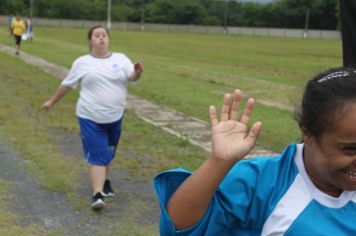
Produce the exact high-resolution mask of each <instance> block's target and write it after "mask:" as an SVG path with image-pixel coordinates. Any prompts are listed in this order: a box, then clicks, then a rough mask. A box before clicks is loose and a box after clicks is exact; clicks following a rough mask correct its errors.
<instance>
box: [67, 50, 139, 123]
mask: <svg viewBox="0 0 356 236" xmlns="http://www.w3.org/2000/svg"><path fill="white" fill-rule="evenodd" d="M133 71H134V68H133V64H132V62H131V60H130V59H129V58H128V57H127V56H126V55H124V54H122V53H112V54H111V55H110V56H108V57H105V58H99V57H95V56H93V55H84V56H81V57H79V58H78V59H76V60H75V61H74V63H73V65H72V68H71V70H70V72H69V74H68V75H67V77H66V78H65V79H64V80H63V81H62V85H65V86H67V87H70V88H73V89H75V88H76V87H77V86H78V84H79V85H80V87H81V89H80V96H79V99H78V102H77V107H76V114H77V116H79V117H81V118H86V119H90V120H92V121H94V122H96V123H100V124H104V123H111V122H114V121H117V120H119V119H120V118H121V117H122V115H123V113H124V108H125V104H126V92H127V91H126V90H127V89H126V87H127V82H128V78H129V76H130V75H131V73H132V72H133Z"/></svg>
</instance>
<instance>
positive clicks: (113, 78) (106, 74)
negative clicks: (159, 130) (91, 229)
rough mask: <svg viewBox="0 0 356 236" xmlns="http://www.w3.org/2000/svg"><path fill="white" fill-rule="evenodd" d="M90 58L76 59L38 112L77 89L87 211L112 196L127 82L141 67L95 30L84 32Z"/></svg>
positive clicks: (99, 29)
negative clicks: (87, 173) (89, 187)
mask: <svg viewBox="0 0 356 236" xmlns="http://www.w3.org/2000/svg"><path fill="white" fill-rule="evenodd" d="M88 40H89V45H90V51H91V52H90V54H87V55H84V56H81V57H79V58H78V59H76V60H75V61H74V63H73V65H72V68H71V70H70V72H69V74H68V76H67V77H66V78H65V79H64V80H63V82H62V83H61V84H60V85H59V87H58V89H57V91H56V92H55V93H54V94H53V96H52V97H51V99H49V100H48V101H46V102H45V103H44V104H43V105H42V108H43V109H45V110H49V109H50V108H52V107H53V106H54V105H55V104H56V102H58V101H59V100H60V99H61V98H62V97H63V96H64V95H65V94H66V93H67V92H68V91H70V90H72V89H75V88H76V87H77V86H78V85H79V86H80V95H79V99H78V102H77V107H76V114H77V116H78V123H79V126H80V132H81V138H82V144H83V149H84V156H85V159H86V161H87V162H88V163H89V165H90V173H91V181H92V187H93V196H92V204H91V207H92V209H94V210H100V209H102V208H103V207H104V206H105V202H104V197H110V196H113V195H114V191H113V189H112V187H111V183H110V180H109V176H108V174H109V166H110V163H111V161H112V160H113V159H114V157H115V152H116V147H117V145H118V142H119V139H120V135H121V125H122V120H123V114H124V108H125V103H126V90H127V83H128V82H129V81H137V80H138V79H139V78H140V76H141V74H142V72H143V68H142V64H141V63H140V62H137V63H135V64H132V62H131V61H130V59H129V58H128V57H127V56H126V55H124V54H122V53H115V52H111V51H110V50H109V32H108V30H107V29H106V28H104V27H102V26H95V27H93V28H91V29H90V30H89V32H88Z"/></svg>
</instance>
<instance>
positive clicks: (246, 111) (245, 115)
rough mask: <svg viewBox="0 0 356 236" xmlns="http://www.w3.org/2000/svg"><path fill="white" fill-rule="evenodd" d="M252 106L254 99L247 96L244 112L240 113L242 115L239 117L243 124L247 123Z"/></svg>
mask: <svg viewBox="0 0 356 236" xmlns="http://www.w3.org/2000/svg"><path fill="white" fill-rule="evenodd" d="M254 106H255V99H253V98H249V99H248V100H247V102H246V106H245V109H244V113H243V114H242V116H241V118H240V122H241V123H244V124H245V125H247V124H248V122H249V121H250V118H251V115H252V111H253V107H254Z"/></svg>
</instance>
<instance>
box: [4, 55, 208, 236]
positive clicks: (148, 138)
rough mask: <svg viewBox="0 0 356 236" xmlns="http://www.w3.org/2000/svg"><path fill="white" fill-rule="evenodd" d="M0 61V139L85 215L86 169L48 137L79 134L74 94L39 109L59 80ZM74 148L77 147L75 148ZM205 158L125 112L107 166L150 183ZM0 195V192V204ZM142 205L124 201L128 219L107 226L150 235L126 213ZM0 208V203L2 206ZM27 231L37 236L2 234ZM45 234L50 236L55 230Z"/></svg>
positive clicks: (46, 185) (146, 227)
mask: <svg viewBox="0 0 356 236" xmlns="http://www.w3.org/2000/svg"><path fill="white" fill-rule="evenodd" d="M0 61H1V63H0V71H1V74H0V81H1V83H2V85H1V86H0V107H1V108H2V112H1V113H0V135H1V136H2V137H3V138H5V139H6V140H7V142H8V143H9V144H10V145H11V146H12V147H14V148H15V149H17V150H19V151H20V153H21V154H22V155H23V156H24V158H25V159H26V160H27V163H28V164H27V165H26V166H28V167H29V169H28V170H29V171H30V173H31V174H32V175H33V176H34V177H35V178H36V179H38V182H39V184H40V185H41V186H42V187H43V188H45V189H47V190H48V191H59V192H64V193H66V194H67V195H68V196H69V199H70V200H71V201H72V203H73V204H74V205H75V206H76V207H77V209H78V210H83V212H85V211H86V209H87V206H88V202H87V199H82V198H80V197H79V196H78V195H77V189H78V184H79V183H80V182H81V181H79V178H88V171H87V170H88V169H87V166H86V164H85V163H84V161H80V159H77V158H76V159H73V157H71V156H68V155H65V154H64V153H63V152H62V151H61V147H60V144H59V143H57V141H56V137H54V136H53V135H54V132H53V131H54V130H57V129H60V130H64V131H66V132H71V133H73V134H78V133H79V129H78V125H77V121H76V117H75V103H76V100H77V97H78V93H77V91H73V92H70V93H69V94H68V95H66V97H65V98H63V100H62V101H61V102H59V103H58V104H56V106H55V107H54V108H53V109H52V110H51V111H49V112H44V111H41V110H40V106H41V104H42V103H43V102H44V101H45V100H46V99H47V98H48V97H49V96H50V95H51V94H52V93H53V91H54V90H55V89H56V87H57V86H58V84H59V82H60V81H59V80H58V79H57V78H54V77H52V76H50V75H48V74H45V73H44V72H43V71H41V70H40V69H39V68H36V67H34V66H31V65H28V64H26V63H24V62H22V60H20V59H19V58H17V57H15V56H9V55H6V54H4V53H2V52H0ZM78 138H79V137H78ZM78 149H81V147H79V146H78ZM206 157H207V153H205V152H204V151H203V150H201V149H200V148H198V147H195V146H192V145H190V144H189V143H188V142H186V141H185V140H181V139H179V138H176V137H174V136H172V135H170V134H168V133H166V132H165V131H163V130H161V129H160V128H157V127H154V126H152V125H149V124H147V123H145V122H143V121H142V120H140V119H139V118H137V117H136V116H135V115H133V114H131V113H129V112H127V113H126V115H125V118H124V126H123V134H122V138H121V140H120V147H119V150H118V154H117V158H116V160H115V161H114V162H113V166H112V168H113V169H115V168H125V169H127V170H128V172H129V174H130V175H129V176H127V177H128V178H131V177H132V176H135V177H136V178H137V177H139V178H142V179H143V180H145V181H151V180H152V179H153V177H154V176H155V175H156V174H157V173H158V172H160V171H161V170H163V169H168V168H173V167H177V166H182V167H185V168H188V169H195V168H196V167H197V166H198V165H199V164H200V163H201V162H202V161H203V160H204V159H205V158H206ZM73 160H74V161H73ZM75 160H79V161H75ZM0 187H1V186H0ZM4 191H5V190H4ZM1 197H3V193H2V192H0V200H1ZM10 197H11V196H10ZM5 202H6V201H4V204H0V219H3V220H4V222H10V221H11V222H12V221H14V222H15V220H16V216H14V217H15V218H12V217H10V215H8V214H7V212H6V211H5V210H4V209H5V207H6V204H5ZM144 204H145V203H144V202H141V201H139V200H135V199H132V201H131V202H129V203H127V207H129V208H130V212H129V213H127V214H128V216H130V217H128V218H127V222H126V221H125V222H118V223H117V224H118V225H113V228H115V229H113V231H115V232H118V234H120V235H130V232H133V233H134V234H136V235H143V234H144V232H148V233H149V234H146V235H155V232H156V231H157V229H156V228H154V226H152V225H140V227H139V228H136V227H137V226H138V223H137V219H136V218H137V217H138V216H137V215H133V214H132V213H133V212H139V211H140V209H143V207H142V206H143V205H144ZM2 205H5V206H4V208H2ZM7 217H9V218H7ZM14 224H15V223H14ZM16 224H17V223H16ZM17 227H18V229H17V228H15V226H14V228H11V229H9V231H5V229H4V231H1V230H0V233H1V232H17V231H16V230H20V231H21V229H23V228H22V227H20V226H19V225H17ZM10 230H11V231H10ZM31 230H36V231H35V232H36V234H35V235H41V234H37V230H39V229H38V228H36V227H34V228H33V229H32V228H26V229H23V232H25V233H24V234H22V233H21V232H22V231H21V232H20V231H19V233H18V234H16V233H14V234H6V233H4V235H28V234H29V235H31V233H29V232H32V231H31ZM99 231H100V232H101V231H102V229H100V230H99ZM41 232H42V231H41ZM26 233H28V234H26ZM46 233H49V232H46ZM51 234H53V235H55V232H51Z"/></svg>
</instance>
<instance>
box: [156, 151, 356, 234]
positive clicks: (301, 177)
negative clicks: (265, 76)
mask: <svg viewBox="0 0 356 236" xmlns="http://www.w3.org/2000/svg"><path fill="white" fill-rule="evenodd" d="M302 150H303V144H291V145H289V146H288V147H287V148H286V149H285V150H284V152H283V153H281V154H280V155H278V156H277V157H260V158H253V159H248V160H242V161H239V162H238V163H237V164H236V165H235V166H234V167H233V168H232V169H231V170H230V171H229V173H228V174H227V175H226V176H225V178H224V180H223V181H222V182H221V184H220V185H219V187H218V189H217V190H216V192H215V194H214V196H213V199H212V201H211V204H210V207H209V209H208V210H207V211H206V213H205V214H204V216H203V217H202V218H201V219H200V221H199V222H198V223H197V224H195V225H193V226H191V227H189V228H187V229H183V230H175V228H174V225H173V223H172V222H171V220H170V218H169V215H168V213H167V211H166V209H165V208H166V205H167V203H168V201H169V199H170V197H171V196H172V195H173V193H174V192H175V190H176V189H177V188H178V187H179V185H180V184H182V183H183V181H184V180H185V179H186V178H188V177H189V176H190V174H191V172H188V171H186V170H184V169H174V170H169V171H166V172H162V173H160V174H159V175H157V176H156V177H155V179H154V187H155V190H156V193H157V196H158V199H159V203H160V206H161V219H160V233H161V235H162V236H171V235H191V236H193V235H196V236H203V235H204V236H216V235H218V236H228V235H231V236H232V235H331V236H336V235H337V236H351V235H356V191H344V192H343V193H342V194H341V195H340V196H339V197H337V198H335V197H331V196H329V195H327V194H325V193H323V192H321V191H320V190H319V189H318V188H316V187H315V185H314V184H313V182H312V181H311V180H310V178H309V176H308V174H307V172H306V170H305V168H304V163H303V156H302Z"/></svg>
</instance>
